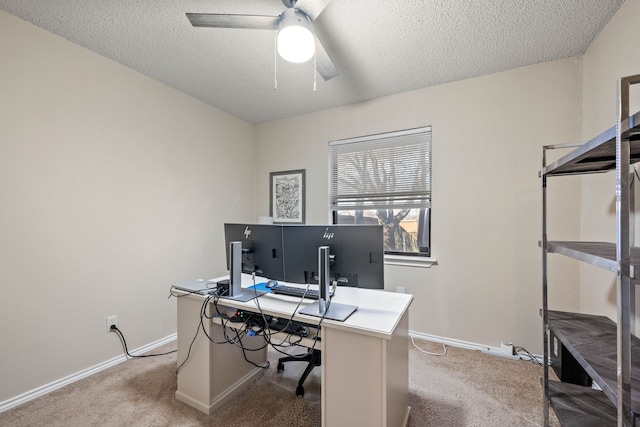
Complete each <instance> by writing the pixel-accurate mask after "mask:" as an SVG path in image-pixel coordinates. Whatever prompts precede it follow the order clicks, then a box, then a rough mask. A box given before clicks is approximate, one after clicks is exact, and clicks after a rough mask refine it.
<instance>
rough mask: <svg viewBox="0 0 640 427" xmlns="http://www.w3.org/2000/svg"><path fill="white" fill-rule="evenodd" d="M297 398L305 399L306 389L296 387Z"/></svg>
mask: <svg viewBox="0 0 640 427" xmlns="http://www.w3.org/2000/svg"><path fill="white" fill-rule="evenodd" d="M296 396H300V397H304V387H302V386H301V385H299V386H298V387H296Z"/></svg>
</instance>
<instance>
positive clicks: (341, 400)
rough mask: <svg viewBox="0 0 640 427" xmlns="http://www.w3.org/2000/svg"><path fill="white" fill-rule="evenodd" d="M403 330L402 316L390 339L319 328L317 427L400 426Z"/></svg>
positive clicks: (404, 382)
mask: <svg viewBox="0 0 640 427" xmlns="http://www.w3.org/2000/svg"><path fill="white" fill-rule="evenodd" d="M407 326H408V318H407V315H406V314H405V317H403V319H402V321H401V323H400V325H399V326H398V328H397V330H396V332H395V333H394V335H393V337H392V339H385V338H380V337H373V336H369V335H364V334H362V333H358V332H348V331H345V330H340V329H333V328H330V327H324V328H323V331H322V333H323V335H322V413H323V417H322V425H323V427H330V426H339V425H345V426H346V425H352V426H368V427H401V426H403V425H405V423H406V421H407V417H408V406H407V405H408V342H407V337H408V334H407Z"/></svg>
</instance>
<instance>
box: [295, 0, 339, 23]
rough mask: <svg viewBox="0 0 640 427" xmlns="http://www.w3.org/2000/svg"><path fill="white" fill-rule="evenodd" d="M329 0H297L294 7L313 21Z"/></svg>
mask: <svg viewBox="0 0 640 427" xmlns="http://www.w3.org/2000/svg"><path fill="white" fill-rule="evenodd" d="M330 1H331V0H298V1H297V2H295V4H294V5H293V7H294V8H296V9H298V10H301V11H303V12H304V13H305V14H307V16H309V18H311V20H312V21H313V20H314V19H316V18H317V17H318V15H320V14H321V13H322V11H323V10H324V8H325V7H327V5H328V4H329V2H330Z"/></svg>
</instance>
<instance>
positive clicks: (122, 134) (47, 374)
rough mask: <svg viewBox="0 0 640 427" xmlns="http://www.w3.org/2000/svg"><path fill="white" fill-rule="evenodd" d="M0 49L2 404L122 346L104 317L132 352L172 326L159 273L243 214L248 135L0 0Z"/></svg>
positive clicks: (241, 125) (183, 272) (250, 186)
mask: <svg viewBox="0 0 640 427" xmlns="http://www.w3.org/2000/svg"><path fill="white" fill-rule="evenodd" d="M0 57H1V58H2V66H1V67H0V94H1V95H0V200H1V206H2V207H1V209H0V291H1V292H2V297H1V298H0V319H1V325H2V327H1V328H0V360H1V361H2V363H1V364H0V378H1V380H0V402H1V401H3V400H6V399H8V398H12V397H14V396H17V395H19V394H21V393H24V392H26V391H29V390H32V389H33V388H35V387H39V386H42V385H44V384H47V383H49V382H52V381H55V380H58V379H60V378H62V377H64V376H67V375H70V374H74V373H76V372H78V371H80V370H82V369H85V368H88V367H90V366H93V365H95V364H98V363H101V362H104V361H106V360H109V359H111V358H113V357H115V356H118V355H120V354H121V353H122V347H121V345H120V342H119V340H118V339H117V336H116V335H115V334H107V333H106V332H105V328H106V326H105V318H106V316H108V315H113V314H115V315H117V316H118V325H119V327H120V328H121V329H122V330H123V332H124V333H125V335H126V338H127V340H128V344H129V348H130V349H134V348H137V347H140V346H142V345H146V344H148V343H150V342H153V341H155V340H159V339H161V338H164V337H166V336H169V335H171V334H172V333H175V330H176V313H175V301H174V300H173V299H171V300H169V299H167V296H168V291H169V287H170V285H171V283H174V282H178V281H184V280H189V279H193V278H195V277H211V276H217V275H221V274H224V273H225V267H224V262H223V259H224V255H223V254H224V252H223V251H224V244H223V243H222V242H223V227H222V224H223V223H224V222H225V221H229V220H241V221H249V220H252V219H254V218H255V202H254V176H253V174H252V171H253V169H254V167H253V165H254V164H255V139H256V134H255V127H254V126H253V125H250V124H248V123H246V122H244V121H242V120H239V119H237V118H234V117H232V116H229V115H227V114H225V113H223V112H221V111H220V110H217V109H215V108H212V107H210V106H207V105H205V104H203V103H201V102H199V101H197V100H195V99H193V98H190V97H188V96H186V95H184V94H182V93H179V92H177V91H175V90H173V89H170V88H168V87H166V86H163V85H162V84H160V83H158V82H156V81H154V80H151V79H149V78H147V77H145V76H143V75H141V74H139V73H137V72H134V71H132V70H130V69H128V68H126V67H123V66H121V65H119V64H117V63H115V62H112V61H110V60H108V59H106V58H104V57H101V56H98V55H96V54H94V53H92V52H89V51H87V50H85V49H83V48H80V47H78V46H77V45H74V44H71V43H69V42H68V41H66V40H64V39H61V38H59V37H57V36H54V35H52V34H50V33H47V32H45V31H43V30H41V29H38V28H37V27H35V26H33V25H31V24H28V23H26V22H24V21H21V20H19V19H17V18H15V17H12V16H11V15H8V14H7V13H5V12H2V11H0ZM240 157H242V158H243V162H242V163H243V168H242V171H243V173H242V174H237V173H236V172H237V171H238V168H237V167H236V165H234V164H233V162H231V161H230V159H234V158H240ZM231 175H233V176H234V178H233V179H229V176H231Z"/></svg>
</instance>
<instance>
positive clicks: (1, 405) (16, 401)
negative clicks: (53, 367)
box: [0, 334, 178, 412]
mask: <svg viewBox="0 0 640 427" xmlns="http://www.w3.org/2000/svg"><path fill="white" fill-rule="evenodd" d="M177 336H178V335H177V334H171V335H169V336H167V337H165V338H161V339H159V340H157V341H154V342H152V343H150V344H147V345H144V346H142V347H139V348H137V349H135V350H133V351H130V352H129V353H130V354H132V355H134V356H137V355H140V354H143V353H146V352H148V351H150V350H153V349H154V348H157V347H160V346H162V345H165V344H168V343H170V342H172V341H175V340H176V338H177ZM127 359H128V357H127V356H126V355H124V354H122V355H120V356H117V357H114V358H113V359H109V360H107V361H105V362H102V363H99V364H97V365H94V366H91V367H90V368H87V369H84V370H82V371H80V372H76V373H75V374H72V375H69V376H67V377H64V378H60V379H59V380H56V381H53V382H51V383H49V384H45V385H43V386H41V387H38V388H34V389H33V390H29V391H27V392H25V393H22V394H20V395H18V396H15V397H12V398H11V399H7V400H5V401H3V402H0V412H4V411H6V410H9V409H11V408H15V407H16V406H19V405H22V404H23V403H26V402H28V401H30V400H33V399H36V398H38V397H40V396H43V395H45V394H48V393H51V392H53V391H55V390H58V389H60V388H62V387H64V386H66V385H68V384H71V383H74V382H76V381H78V380H81V379H83V378H86V377H88V376H91V375H93V374H96V373H98V372H100V371H104V370H105V369H107V368H110V367H112V366H115V365H117V364H119V363H122V362H124V361H126V360H127Z"/></svg>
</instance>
